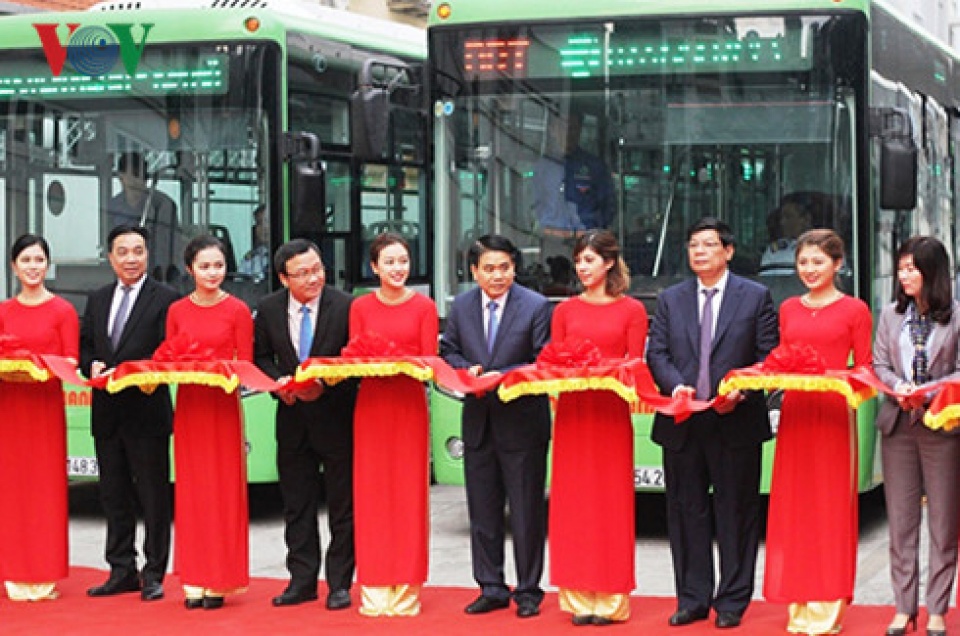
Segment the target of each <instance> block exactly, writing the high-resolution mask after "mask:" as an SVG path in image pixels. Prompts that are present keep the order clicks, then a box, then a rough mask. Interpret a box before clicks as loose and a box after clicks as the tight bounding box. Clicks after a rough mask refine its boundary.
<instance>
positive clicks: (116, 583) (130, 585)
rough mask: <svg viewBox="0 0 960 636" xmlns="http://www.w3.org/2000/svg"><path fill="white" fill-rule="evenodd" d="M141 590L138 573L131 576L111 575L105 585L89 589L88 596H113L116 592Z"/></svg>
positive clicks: (123, 592)
mask: <svg viewBox="0 0 960 636" xmlns="http://www.w3.org/2000/svg"><path fill="white" fill-rule="evenodd" d="M139 591H140V579H139V578H138V577H137V575H136V574H132V575H130V576H116V577H114V576H111V577H110V578H108V579H107V580H106V581H105V582H104V583H103V585H98V586H96V587H91V588H90V589H89V590H87V596H113V595H114V594H125V593H127V592H139Z"/></svg>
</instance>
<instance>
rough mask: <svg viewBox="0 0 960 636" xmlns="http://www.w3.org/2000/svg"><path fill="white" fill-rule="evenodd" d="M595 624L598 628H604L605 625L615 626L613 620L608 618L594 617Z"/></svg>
mask: <svg viewBox="0 0 960 636" xmlns="http://www.w3.org/2000/svg"><path fill="white" fill-rule="evenodd" d="M593 624H594V625H597V626H598V627H603V626H605V625H613V619H610V618H607V617H606V616H594V617H593Z"/></svg>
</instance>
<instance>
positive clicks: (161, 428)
mask: <svg viewBox="0 0 960 636" xmlns="http://www.w3.org/2000/svg"><path fill="white" fill-rule="evenodd" d="M116 287H117V284H116V283H115V282H114V283H111V284H109V285H106V286H104V287H101V288H100V289H98V290H97V291H95V292H93V294H91V296H90V298H89V299H88V300H87V307H86V310H85V311H84V314H83V324H82V325H81V327H80V369H81V370H82V371H83V372H84V373H85V374H86V375H87V377H90V366H91V365H92V364H93V361H94V360H100V361H102V362H103V363H104V364H106V365H107V368H108V369H109V368H113V367H115V366H117V365H118V364H120V363H121V362H125V361H127V360H148V359H150V357H151V356H152V355H153V352H154V351H156V349H157V347H158V346H160V343H162V342H163V340H164V337H165V334H166V325H167V309H168V308H169V307H170V304H171V303H173V302H174V301H175V300H177V299H178V298H179V294H177V292H176V291H174V290H173V289H171V288H170V287H167V286H166V285H164V284H162V283H158V282H157V281H155V280H154V279H152V278H150V277H147V278H146V279H145V280H144V281H143V287H142V288H141V289H140V293H139V294H138V295H137V301H136V302H135V303H134V305H133V307H132V308H131V309H130V316H129V317H128V318H127V323H126V324H125V325H124V327H123V333H122V334H121V335H120V342H119V343H118V345H117V350H116V351H114V350H113V345H112V344H111V343H110V337H109V336H108V335H107V330H108V322H109V320H110V304H111V302H112V301H113V294H114V291H115V290H116ZM92 393H93V400H92V404H91V415H90V423H91V429H92V432H93V436H94V437H101V438H102V437H110V436H112V435H114V434H115V433H116V431H117V430H118V428H119V427H120V426H123V429H124V431H125V432H126V433H127V434H130V435H132V436H134V437H161V436H167V435H170V433H171V432H172V431H173V407H172V405H171V403H170V391H169V389H168V388H167V386H166V385H160V386H158V387H157V388H156V390H155V391H153V393H150V394H149V395H148V394H146V393H144V392H143V391H141V390H140V389H139V388H137V387H131V388H129V389H124V390H123V391H120V392H119V393H114V394H111V393H107V392H106V391H101V390H94V391H93V392H92Z"/></svg>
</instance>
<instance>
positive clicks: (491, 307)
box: [487, 300, 500, 353]
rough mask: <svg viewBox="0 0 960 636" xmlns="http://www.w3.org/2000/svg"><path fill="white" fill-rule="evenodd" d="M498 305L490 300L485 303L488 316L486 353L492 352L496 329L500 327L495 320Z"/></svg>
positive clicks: (498, 321)
mask: <svg viewBox="0 0 960 636" xmlns="http://www.w3.org/2000/svg"><path fill="white" fill-rule="evenodd" d="M498 307H500V305H498V304H497V301H495V300H491V301H490V302H489V303H487V310H488V311H489V312H490V315H489V316H488V317H487V352H488V353H489V352H492V351H493V343H494V342H496V340H497V329H498V328H499V327H500V320H499V319H497V308H498Z"/></svg>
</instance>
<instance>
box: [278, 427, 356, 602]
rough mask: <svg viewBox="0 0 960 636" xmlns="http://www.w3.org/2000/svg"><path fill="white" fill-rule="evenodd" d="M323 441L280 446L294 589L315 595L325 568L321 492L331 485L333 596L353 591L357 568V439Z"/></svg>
mask: <svg viewBox="0 0 960 636" xmlns="http://www.w3.org/2000/svg"><path fill="white" fill-rule="evenodd" d="M320 426H322V425H318V427H320ZM323 437H324V439H319V440H318V439H314V440H311V439H310V437H308V436H304V437H303V438H301V441H300V443H296V444H290V443H287V442H285V441H284V440H282V439H281V440H280V441H279V442H278V444H277V469H278V472H279V476H280V494H281V496H282V497H283V520H284V540H285V541H286V544H287V570H289V571H290V578H291V581H290V584H291V586H293V587H295V588H297V589H316V586H317V579H318V578H319V576H320V565H321V562H322V558H321V554H320V527H319V521H318V520H317V512H318V509H319V505H320V495H321V492H322V486H323V485H326V493H327V513H328V523H329V528H330V545H329V547H328V549H327V559H326V562H327V566H326V580H327V585H328V586H329V587H330V590H349V589H350V585H351V583H352V582H353V573H354V570H355V568H356V556H355V553H354V546H353V443H352V436H351V435H350V433H349V431H347V432H345V434H344V435H342V436H340V437H339V438H334V437H333V436H330V435H327V436H323ZM321 464H322V465H323V474H322V475H321V473H320V466H321ZM321 480H323V481H321Z"/></svg>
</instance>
